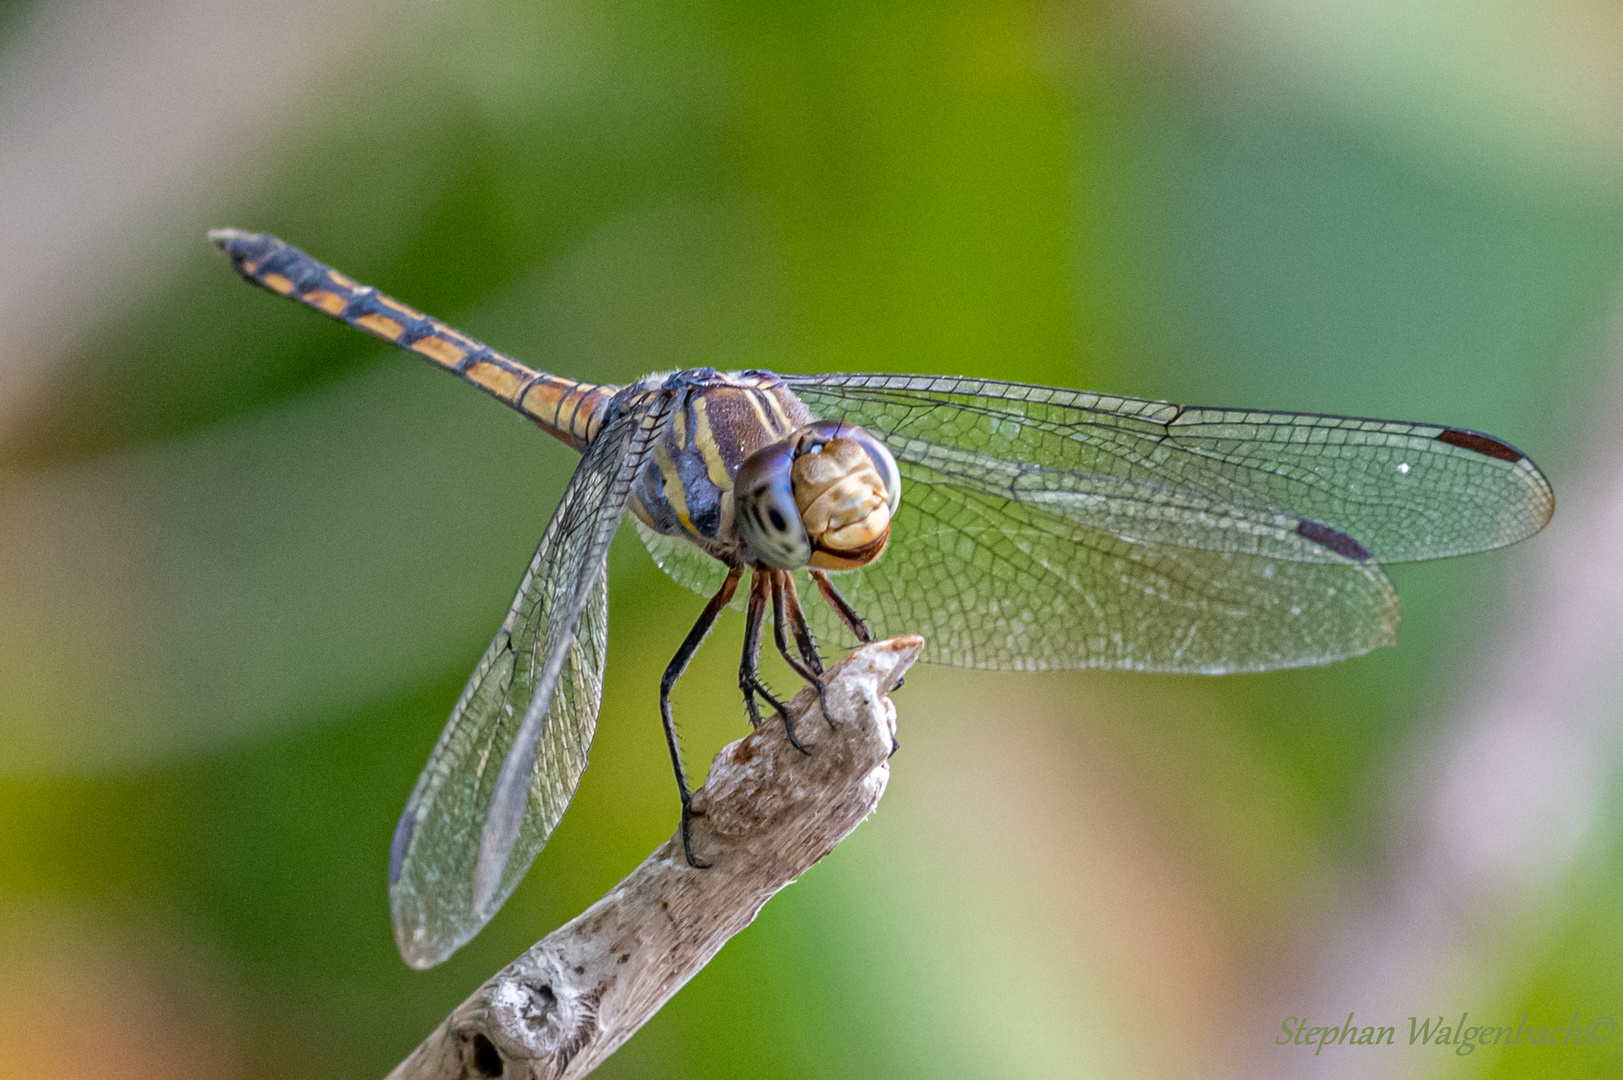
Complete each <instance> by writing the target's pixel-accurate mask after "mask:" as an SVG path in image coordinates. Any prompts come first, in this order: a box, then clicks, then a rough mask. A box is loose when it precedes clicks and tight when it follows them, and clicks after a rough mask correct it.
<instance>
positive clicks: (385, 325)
mask: <svg viewBox="0 0 1623 1080" xmlns="http://www.w3.org/2000/svg"><path fill="white" fill-rule="evenodd" d="M355 325H356V326H359V327H360V328H361V329H363V330H370V331H371V332H372V333H374V334H376V335H377V336H378V337H380V338H387V339H389V340H390V341H393V340H395V339H396V338H398V337H399V336H400V329H401V327H400V324H399V323H397V322H395V321H394V320H393V319H391V318H389V317H388V316H386V315H362V316H361V317H360V318H358V319H356V320H355Z"/></svg>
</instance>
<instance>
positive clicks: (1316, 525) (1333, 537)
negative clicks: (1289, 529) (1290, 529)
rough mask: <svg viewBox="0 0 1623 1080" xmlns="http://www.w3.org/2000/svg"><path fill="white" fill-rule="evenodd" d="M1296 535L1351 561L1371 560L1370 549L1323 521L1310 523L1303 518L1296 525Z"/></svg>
mask: <svg viewBox="0 0 1623 1080" xmlns="http://www.w3.org/2000/svg"><path fill="white" fill-rule="evenodd" d="M1296 535H1297V536H1300V537H1301V538H1302V539H1304V540H1311V541H1313V542H1314V543H1315V544H1318V545H1319V546H1320V547H1326V548H1329V549H1330V550H1331V551H1333V552H1335V553H1336V554H1337V555H1344V556H1346V557H1347V558H1349V559H1356V560H1357V561H1358V562H1363V561H1364V560H1365V559H1367V558H1369V549H1368V548H1366V547H1365V546H1364V545H1363V544H1360V543H1359V542H1358V541H1357V540H1354V539H1353V538H1352V537H1350V536H1348V535H1347V534H1346V533H1344V532H1342V531H1341V530H1340V529H1332V528H1331V527H1330V526H1328V525H1326V524H1325V523H1324V522H1322V521H1310V520H1308V519H1307V518H1303V519H1302V520H1301V521H1299V522H1297V523H1296Z"/></svg>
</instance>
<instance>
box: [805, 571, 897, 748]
mask: <svg viewBox="0 0 1623 1080" xmlns="http://www.w3.org/2000/svg"><path fill="white" fill-rule="evenodd" d="M811 578H812V580H813V581H815V582H817V591H818V592H820V593H822V594H823V599H824V600H827V601H828V606H829V607H831V608H833V609H834V614H836V615H838V616H839V617H840V621H841V622H843V623H844V624H845V628H846V629H847V630H849V631H851V633H852V635H853V636H854V637H855V638H856V639H857V640H858V641H860V642H862V643H863V644H864V645H871V644H873V632H872V631H870V630H869V629H868V623H867V621H866V620H865V619H863V617H862V616H861V615H858V614H857V609H856V608H854V607H852V606H851V601H849V600H847V599H846V598H845V597H843V596H841V595H840V590H838V589H836V588H835V587H834V583H833V582H832V581H830V580H829V579H828V572H827V571H825V570H813V571H811ZM905 681H906V680H904V679H897V680H896V685H895V686H892V687H891V688H890V691H891V693H893V694H894V693H895V692H896V691H898V690H900V689H901V688H902V683H903V682H905ZM823 715H824V716H827V715H828V714H827V713H824V714H823ZM901 748H902V744H901V743H899V742H897V741H896V736H894V735H892V736H891V737H890V752H891V754H892V755H894V754H895V753H896V751H898V750H900V749H901Z"/></svg>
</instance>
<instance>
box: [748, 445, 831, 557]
mask: <svg viewBox="0 0 1623 1080" xmlns="http://www.w3.org/2000/svg"><path fill="white" fill-rule="evenodd" d="M793 465H794V450H793V448H792V447H790V445H789V444H788V443H787V442H778V443H773V444H772V445H771V446H765V447H762V448H761V449H760V450H757V451H756V452H755V453H753V454H751V455H750V456H749V457H747V458H745V459H744V463H743V464H742V465H740V466H739V467H738V473H737V475H736V476H734V477H733V519H734V521H735V522H736V523H737V528H738V535H739V538H740V539H741V540H743V541H744V546H745V547H746V548H748V549H749V554H750V555H751V556H752V557H753V558H754V559H755V560H756V561H759V562H764V563H766V564H767V565H768V566H771V567H775V568H776V569H779V570H798V569H799V568H800V567H802V566H805V565H806V563H807V562H808V561H809V560H810V559H811V554H812V550H811V543H810V541H809V540H807V538H806V527H805V525H803V524H802V523H801V520H800V510H799V509H798V508H797V507H796V506H795V491H794V481H793V479H792V477H791V473H790V470H791V468H792V467H793Z"/></svg>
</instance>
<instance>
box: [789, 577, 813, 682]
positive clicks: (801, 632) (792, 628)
mask: <svg viewBox="0 0 1623 1080" xmlns="http://www.w3.org/2000/svg"><path fill="white" fill-rule="evenodd" d="M781 580H782V582H783V608H784V611H785V612H786V613H787V614H788V616H789V632H790V633H792V634H794V636H795V647H796V648H798V649H799V650H800V659H801V661H802V662H803V663H804V664H805V665H806V666H807V667H808V668H810V669H811V671H812V674H814V675H821V674H822V673H823V658H822V657H821V656H818V655H817V642H815V641H813V640H812V633H811V627H809V626H807V625H806V613H805V612H804V611H802V610H801V608H800V594H799V593H798V592H797V591H796V590H795V576H794V575H793V574H791V573H788V572H787V571H786V572H784V573H783V574H782V575H781Z"/></svg>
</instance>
